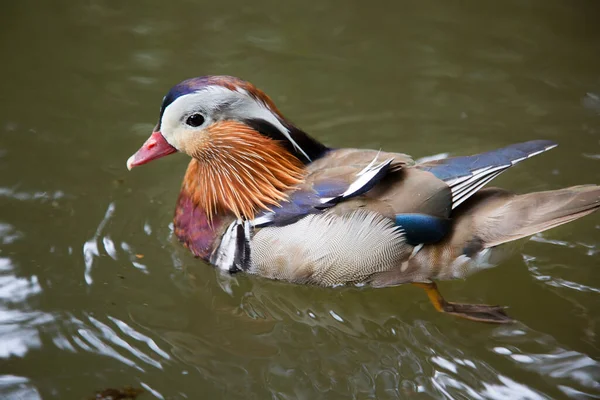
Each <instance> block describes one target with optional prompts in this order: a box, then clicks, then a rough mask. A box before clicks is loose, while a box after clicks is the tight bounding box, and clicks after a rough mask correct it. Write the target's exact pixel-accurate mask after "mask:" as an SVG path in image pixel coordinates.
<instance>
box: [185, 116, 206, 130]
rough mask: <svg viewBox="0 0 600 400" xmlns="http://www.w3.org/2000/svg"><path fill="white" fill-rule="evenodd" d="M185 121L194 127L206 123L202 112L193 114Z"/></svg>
mask: <svg viewBox="0 0 600 400" xmlns="http://www.w3.org/2000/svg"><path fill="white" fill-rule="evenodd" d="M185 123H186V124H188V125H189V126H192V127H194V128H197V127H199V126H200V125H202V124H203V123H204V117H203V116H202V114H192V115H190V116H189V117H188V119H186V120H185Z"/></svg>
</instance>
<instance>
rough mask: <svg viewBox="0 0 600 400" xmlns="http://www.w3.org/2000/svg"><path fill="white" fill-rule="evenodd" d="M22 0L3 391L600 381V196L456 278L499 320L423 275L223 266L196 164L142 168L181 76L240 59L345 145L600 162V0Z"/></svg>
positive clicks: (273, 393) (547, 167) (5, 141)
mask: <svg viewBox="0 0 600 400" xmlns="http://www.w3.org/2000/svg"><path fill="white" fill-rule="evenodd" d="M313 3H314V4H311V3H310V2H304V1H297V2H287V3H286V5H285V6H281V3H280V2H276V1H269V0H261V1H254V2H252V3H248V2H243V1H218V2H193V1H173V2H163V1H146V2H144V6H142V5H141V4H138V3H135V2H120V1H108V0H107V1H100V0H89V1H85V2H69V1H65V0H60V1H54V2H35V1H19V2H7V3H6V4H4V5H3V6H2V12H1V13H0V14H1V16H0V21H1V22H2V23H1V24H0V26H1V28H0V51H1V54H2V63H1V64H0V72H1V74H2V80H1V83H0V85H1V90H0V93H2V101H1V104H2V107H1V108H0V132H1V136H0V138H1V142H0V178H1V181H0V182H1V183H0V243H1V247H0V357H1V358H2V362H1V363H0V374H1V375H2V376H1V377H0V397H3V398H26V399H36V398H44V399H48V398H56V399H83V398H88V397H90V396H92V395H93V394H94V392H95V390H101V389H104V388H107V387H114V388H121V387H124V386H127V385H130V386H133V387H141V388H144V389H145V391H146V393H145V394H143V395H142V396H140V399H146V398H148V399H150V398H165V399H175V398H189V399H197V398H228V399H236V398H240V399H248V398H256V399H265V398H272V399H316V398H327V399H338V398H339V399H346V398H352V397H354V398H359V399H364V398H378V399H393V398H403V399H405V398H419V399H421V398H423V399H425V398H476V399H479V398H486V399H487V398H489V399H505V398H511V399H514V398H523V399H541V398H568V397H571V398H576V399H579V398H591V397H594V396H595V398H598V396H600V384H599V383H598V382H599V381H600V362H599V361H598V360H599V358H600V340H599V338H598V332H599V324H600V301H599V300H600V270H598V267H599V266H600V265H599V264H600V215H598V214H596V215H592V216H590V217H587V218H585V219H582V220H579V221H577V222H575V223H572V224H569V225H567V226H563V227H560V228H558V229H554V230H552V231H549V232H547V233H544V234H543V235H539V236H537V237H536V238H535V239H534V240H533V241H530V242H528V243H527V244H526V245H525V247H524V248H523V250H522V251H521V252H520V253H518V254H516V255H515V256H513V257H512V258H510V259H509V260H508V261H507V262H506V263H504V264H503V265H502V266H501V267H499V268H496V269H492V270H488V271H484V272H481V273H479V274H477V275H475V276H473V277H471V278H470V279H469V280H467V281H456V282H443V283H441V284H440V287H441V290H442V292H443V293H444V295H445V296H446V297H447V298H448V299H450V300H454V301H464V302H474V303H488V304H503V305H507V306H509V307H510V308H509V313H510V315H511V316H512V317H514V318H516V319H518V320H519V323H517V324H515V325H510V326H490V325H484V324H477V323H472V322H469V321H463V320H458V319H455V318H451V317H449V316H445V315H441V314H438V313H436V312H435V311H434V310H433V308H432V307H431V305H430V304H429V302H428V300H427V298H426V296H425V295H424V293H422V292H421V291H420V290H419V289H417V288H414V287H409V286H406V287H398V288H389V289H380V290H372V289H356V288H339V289H321V288H313V287H299V286H293V285H288V284H284V283H278V282H271V281H266V280H262V279H259V278H255V277H247V276H242V275H236V276H234V277H227V276H221V275H220V274H219V273H218V272H217V271H215V270H214V269H213V268H211V267H209V266H207V265H205V264H203V263H202V262H200V261H198V260H195V259H194V258H193V257H191V256H190V255H189V254H188V253H187V252H186V251H185V249H183V248H182V247H181V246H180V245H179V244H177V243H176V241H174V240H173V238H172V237H171V231H170V228H169V224H170V221H171V217H172V212H173V208H174V203H175V199H176V196H177V193H178V190H179V184H180V180H181V178H182V176H183V172H184V169H185V165H186V163H187V160H186V158H185V157H184V156H182V155H178V156H172V157H169V158H166V159H163V160H160V161H157V162H155V163H152V164H150V165H148V166H144V167H142V168H139V169H136V170H134V171H133V172H131V173H128V172H127V171H126V169H125V160H126V159H127V157H129V155H131V154H132V153H133V152H134V151H135V150H137V148H138V147H139V146H140V145H141V143H142V142H143V141H144V140H145V139H146V137H147V136H148V134H149V132H150V130H151V128H152V127H153V125H154V123H155V121H156V119H157V115H158V107H159V104H160V101H161V98H162V96H163V95H164V94H165V93H166V91H167V90H168V88H169V87H170V86H171V85H172V84H174V83H176V82H178V81H180V80H182V79H184V78H187V77H191V76H196V75H203V74H231V75H236V76H240V77H242V78H245V79H248V80H250V81H252V82H254V83H255V84H257V85H258V86H259V87H261V88H262V89H264V90H265V91H266V92H267V93H269V94H270V95H271V96H272V97H273V99H274V100H275V102H276V103H277V104H278V106H279V107H280V109H281V110H282V111H283V112H284V114H286V115H287V116H288V117H290V118H291V119H292V120H293V121H295V122H296V123H297V124H298V125H299V126H300V127H302V128H304V129H305V130H307V131H309V132H310V133H312V134H313V135H315V136H316V137H318V138H319V139H321V140H323V141H324V142H326V143H328V144H330V145H333V146H360V147H370V148H380V147H383V148H385V149H386V150H391V151H402V152H406V153H409V154H412V155H414V156H415V157H421V156H426V155H431V154H437V153H444V152H449V153H451V154H471V153H475V152H480V151H484V150H488V149H492V148H495V147H499V146H502V145H506V144H509V143H513V142H518V141H524V140H529V139H534V138H545V139H553V140H556V141H557V142H559V144H560V146H559V148H558V149H555V150H552V151H551V152H549V153H548V154H545V155H543V156H540V157H537V158H535V159H533V160H529V161H527V162H526V163H523V164H521V165H519V166H518V167H515V169H514V170H512V171H510V172H508V173H506V174H504V175H503V176H501V177H500V178H498V180H497V184H498V185H502V186H505V187H508V188H511V189H514V190H516V191H529V190H547V189H555V188H559V187H563V186H568V185H574V184H581V183H599V182H600V164H599V163H600V114H599V112H598V110H600V105H599V104H600V102H599V101H598V98H599V96H600V35H599V33H600V28H598V23H597V22H598V15H600V13H599V11H600V10H599V9H600V7H599V6H598V3H597V2H594V1H567V0H564V1H555V0H552V1H548V0H537V1H533V0H532V1H525V2H524V1H507V2H502V4H501V5H500V4H499V3H498V4H497V5H496V4H492V3H490V2H470V3H466V2H462V3H457V2H446V1H443V0H437V1H434V0H428V1H422V2H418V3H417V2H391V1H390V2H387V4H385V5H384V4H377V5H375V4H373V3H369V2H362V1H356V2H347V1H341V0H340V1H333V0H330V1H320V2H313Z"/></svg>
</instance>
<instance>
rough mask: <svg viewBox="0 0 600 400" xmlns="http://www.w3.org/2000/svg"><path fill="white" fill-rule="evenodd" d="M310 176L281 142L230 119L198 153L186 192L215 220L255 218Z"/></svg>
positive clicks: (185, 182) (215, 131) (183, 186)
mask: <svg viewBox="0 0 600 400" xmlns="http://www.w3.org/2000/svg"><path fill="white" fill-rule="evenodd" d="M304 175H305V168H304V166H303V164H302V162H301V161H300V160H299V159H298V158H297V157H296V156H294V155H293V154H292V153H290V152H289V151H288V150H287V149H286V148H285V147H284V146H283V145H282V143H281V142H280V141H276V140H273V139H270V138H268V137H265V136H264V135H262V134H260V133H258V132H257V131H256V130H254V129H253V128H251V127H249V126H248V125H246V124H243V123H239V122H224V123H220V124H219V126H218V128H217V127H215V128H214V129H212V130H211V132H210V138H209V140H207V141H206V142H205V144H204V145H203V146H201V147H199V148H198V149H197V151H195V152H194V154H193V158H192V161H191V162H190V164H189V166H188V169H187V171H186V174H185V178H184V180H183V185H182V189H181V191H182V193H184V194H185V196H186V197H189V198H190V199H191V201H192V203H193V204H194V205H195V206H196V207H198V208H200V209H201V210H202V211H203V213H204V214H205V215H206V216H207V219H208V221H209V222H210V221H211V220H212V219H213V217H214V216H216V215H233V216H235V217H236V218H238V219H252V218H254V216H255V215H256V213H257V212H259V211H262V210H265V209H268V208H269V207H271V206H278V205H279V204H280V203H281V202H282V201H285V200H287V198H288V194H287V192H289V191H290V190H292V189H294V187H296V185H298V184H299V183H301V182H302V181H303V180H304Z"/></svg>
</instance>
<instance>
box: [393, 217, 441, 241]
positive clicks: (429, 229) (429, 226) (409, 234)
mask: <svg viewBox="0 0 600 400" xmlns="http://www.w3.org/2000/svg"><path fill="white" fill-rule="evenodd" d="M395 221H396V225H398V226H399V227H401V228H402V229H403V230H404V232H405V235H406V242H407V243H408V244H410V245H413V246H416V245H418V244H421V243H423V244H429V243H436V242H439V241H440V240H442V239H443V238H444V237H445V236H446V235H447V234H448V233H449V232H450V228H451V226H452V224H451V220H450V219H446V218H438V217H433V216H431V215H426V214H397V215H396V218H395Z"/></svg>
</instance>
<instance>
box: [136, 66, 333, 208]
mask: <svg viewBox="0 0 600 400" xmlns="http://www.w3.org/2000/svg"><path fill="white" fill-rule="evenodd" d="M326 150H327V148H326V147H325V146H324V145H322V144H321V143H319V142H318V141H316V140H314V139H312V138H311V137H309V136H308V135H307V134H305V133H304V132H302V131H301V130H300V129H298V128H296V127H295V126H294V125H293V124H291V123H290V122H289V121H287V120H286V119H285V118H284V117H283V116H282V114H281V113H280V112H279V110H277V108H276V107H275V104H274V103H273V101H272V100H271V99H270V98H269V97H268V96H267V95H266V94H265V93H263V92H262V91H260V90H258V89H257V88H256V87H254V86H253V85H252V84H250V83H248V82H245V81H243V80H240V79H238V78H234V77H230V76H204V77H198V78H192V79H188V80H185V81H183V82H181V83H179V84H177V85H175V86H174V87H173V88H172V89H171V90H170V91H169V93H168V94H167V95H166V96H165V97H164V99H163V102H162V105H161V108H160V117H159V121H158V124H157V125H156V127H155V129H154V132H152V134H151V135H150V137H149V138H148V140H146V142H145V143H144V144H143V145H142V147H141V148H140V149H139V150H138V151H137V152H136V153H135V154H134V155H132V156H131V157H130V158H129V159H128V160H127V168H128V169H130V170H131V169H132V168H133V167H136V166H139V165H142V164H146V163H148V162H150V161H152V160H156V159H158V158H161V157H164V156H166V155H169V154H172V153H175V152H182V153H185V154H187V155H189V156H190V157H192V162H191V163H190V165H189V167H188V171H187V173H186V177H185V179H184V183H183V188H182V191H186V192H187V193H189V196H190V197H191V198H192V199H193V201H194V202H195V203H197V204H198V205H199V206H201V207H202V208H204V211H205V212H206V213H207V214H208V215H209V217H210V216H212V215H213V214H214V213H218V212H221V211H225V212H230V213H232V214H234V215H235V216H236V217H238V218H253V216H254V214H255V213H256V212H257V211H258V210H260V209H266V208H268V207H269V206H272V205H278V204H279V202H280V201H282V200H285V199H286V194H285V192H286V191H288V190H290V189H291V188H293V187H294V186H295V185H297V184H298V183H300V182H301V181H302V179H303V176H304V164H307V163H310V162H311V161H313V160H315V159H316V158H319V157H320V156H321V155H322V154H323V153H324V152H325V151H326Z"/></svg>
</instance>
